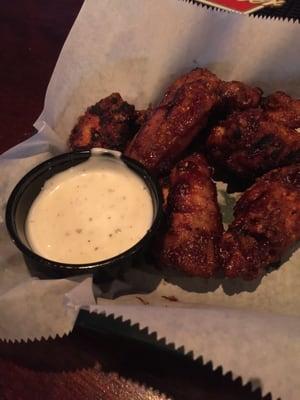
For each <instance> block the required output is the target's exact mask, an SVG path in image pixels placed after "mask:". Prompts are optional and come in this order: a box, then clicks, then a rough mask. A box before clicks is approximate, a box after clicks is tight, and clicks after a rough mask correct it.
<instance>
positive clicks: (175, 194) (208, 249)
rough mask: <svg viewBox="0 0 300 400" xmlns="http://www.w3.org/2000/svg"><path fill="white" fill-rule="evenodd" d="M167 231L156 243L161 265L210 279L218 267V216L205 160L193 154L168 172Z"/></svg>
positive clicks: (220, 227)
mask: <svg viewBox="0 0 300 400" xmlns="http://www.w3.org/2000/svg"><path fill="white" fill-rule="evenodd" d="M168 190H169V194H168V199H167V209H166V219H167V222H166V231H165V232H164V233H162V236H161V237H159V238H158V240H157V246H156V247H155V251H154V253H155V257H156V259H157V264H158V265H160V266H168V267H174V268H176V269H178V270H181V271H183V272H185V273H187V274H188V275H194V276H201V277H203V278H209V277H211V276H213V275H214V273H215V271H216V270H217V268H218V266H219V258H218V251H219V239H220V237H221V235H222V229H223V227H222V222H221V214H220V210H219V207H218V203H217V192H216V186H215V183H214V182H213V181H212V180H211V173H210V169H209V167H208V165H207V163H206V160H205V158H204V157H203V156H202V155H200V154H193V155H191V156H189V157H187V158H186V159H184V160H181V161H180V162H179V163H178V164H177V165H176V166H175V167H174V168H173V170H172V171H171V174H170V181H169V189H168Z"/></svg>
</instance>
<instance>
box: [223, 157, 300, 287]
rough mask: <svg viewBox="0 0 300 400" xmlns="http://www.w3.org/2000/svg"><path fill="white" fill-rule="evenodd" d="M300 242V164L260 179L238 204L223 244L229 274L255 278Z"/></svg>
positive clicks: (226, 273)
mask: <svg viewBox="0 0 300 400" xmlns="http://www.w3.org/2000/svg"><path fill="white" fill-rule="evenodd" d="M298 240H300V163H298V164H295V165H291V166H288V167H283V168H279V169H275V170H273V171H270V172H268V173H267V174H265V175H264V176H263V177H261V178H260V179H258V180H257V181H256V183H255V184H254V185H253V186H252V187H251V188H249V189H248V190H247V191H246V192H245V193H244V194H243V195H242V197H241V198H240V200H239V201H238V202H237V204H236V206H235V210H234V221H233V222H232V224H231V225H230V226H229V229H228V231H227V232H225V233H224V235H223V238H222V241H221V259H222V261H223V266H224V271H225V275H226V276H227V277H230V278H235V277H242V278H244V279H247V280H248V279H249V280H250V279H254V278H256V277H258V276H259V275H260V274H261V272H262V271H263V270H265V269H266V268H267V267H268V266H270V265H272V264H273V263H276V262H279V261H280V259H281V257H282V255H283V254H284V252H285V251H286V250H287V249H288V248H289V247H290V246H292V245H293V244H294V243H296V242H297V241H298Z"/></svg>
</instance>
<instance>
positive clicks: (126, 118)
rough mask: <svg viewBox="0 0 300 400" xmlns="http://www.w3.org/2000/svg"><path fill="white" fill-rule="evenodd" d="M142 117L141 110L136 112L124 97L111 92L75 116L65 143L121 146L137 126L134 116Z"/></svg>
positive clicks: (79, 146) (115, 148)
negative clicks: (76, 118)
mask: <svg viewBox="0 0 300 400" xmlns="http://www.w3.org/2000/svg"><path fill="white" fill-rule="evenodd" d="M143 118H144V114H143V113H142V112H136V111H135V108H134V106H133V105H130V104H128V103H127V102H126V101H124V100H123V99H122V97H121V96H120V94H119V93H113V94H111V95H110V96H108V97H106V98H104V99H102V100H100V101H99V102H98V103H96V104H95V105H93V106H91V107H89V108H88V109H87V111H86V113H85V114H84V115H83V116H81V117H80V118H79V119H78V122H77V124H76V125H75V127H74V128H73V130H72V133H71V136H70V139H69V145H70V147H71V149H90V148H92V147H104V148H108V149H112V150H123V149H124V148H125V145H126V144H127V142H128V141H129V139H131V138H132V137H133V135H134V134H135V133H136V132H137V130H138V128H139V126H140V125H139V124H138V120H142V119H143Z"/></svg>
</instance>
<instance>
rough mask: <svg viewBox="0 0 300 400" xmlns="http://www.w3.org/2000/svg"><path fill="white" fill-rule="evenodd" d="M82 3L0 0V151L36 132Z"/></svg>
mask: <svg viewBox="0 0 300 400" xmlns="http://www.w3.org/2000/svg"><path fill="white" fill-rule="evenodd" d="M82 3H83V0H64V1H59V0H57V1H54V0H51V1H45V0H14V1H11V0H2V1H1V10H0V37H1V40H0V117H1V118H0V139H1V140H0V152H3V151H5V150H7V149H8V148H10V147H12V146H13V145H15V144H17V143H18V142H21V141H22V140H24V139H26V138H27V137H28V136H30V135H31V134H32V132H33V126H32V125H33V123H34V121H35V120H36V118H37V117H38V116H39V114H40V112H41V111H42V108H43V102H44V96H45V92H46V88H47V85H48V82H49V79H50V76H51V74H52V71H53V68H54V66H55V63H56V60H57V58H58V56H59V52H60V50H61V48H62V45H63V43H64V41H65V39H66V37H67V35H68V32H69V30H70V28H71V26H72V24H73V22H74V20H75V18H76V16H77V14H78V12H79V10H80V8H81V5H82Z"/></svg>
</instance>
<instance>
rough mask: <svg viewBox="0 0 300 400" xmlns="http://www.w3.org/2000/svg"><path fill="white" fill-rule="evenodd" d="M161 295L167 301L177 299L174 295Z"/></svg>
mask: <svg viewBox="0 0 300 400" xmlns="http://www.w3.org/2000/svg"><path fill="white" fill-rule="evenodd" d="M161 297H162V298H164V299H166V300H169V301H178V299H177V298H176V297H175V296H161Z"/></svg>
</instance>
